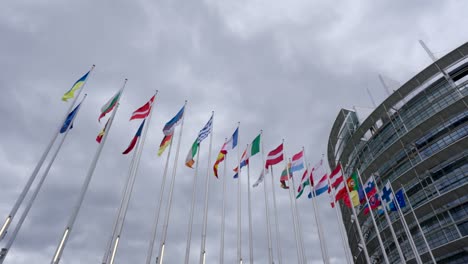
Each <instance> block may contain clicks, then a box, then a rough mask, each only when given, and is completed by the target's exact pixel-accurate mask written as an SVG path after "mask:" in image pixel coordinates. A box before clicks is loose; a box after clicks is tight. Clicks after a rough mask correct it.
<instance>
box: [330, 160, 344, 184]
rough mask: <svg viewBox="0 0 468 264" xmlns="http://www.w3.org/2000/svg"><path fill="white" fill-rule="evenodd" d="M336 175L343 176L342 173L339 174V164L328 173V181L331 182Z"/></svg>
mask: <svg viewBox="0 0 468 264" xmlns="http://www.w3.org/2000/svg"><path fill="white" fill-rule="evenodd" d="M338 175H341V176H343V173H342V172H341V164H338V166H336V168H335V169H334V170H333V171H332V172H331V173H330V181H333V180H334V179H335V177H336V176H338Z"/></svg>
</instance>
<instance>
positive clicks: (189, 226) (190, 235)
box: [185, 143, 201, 264]
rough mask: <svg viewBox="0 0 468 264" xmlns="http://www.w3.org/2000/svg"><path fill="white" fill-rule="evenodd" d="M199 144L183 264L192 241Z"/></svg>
mask: <svg viewBox="0 0 468 264" xmlns="http://www.w3.org/2000/svg"><path fill="white" fill-rule="evenodd" d="M200 151H201V149H200V143H198V152H197V162H196V163H197V164H196V165H195V175H194V177H193V187H192V206H191V208H190V217H189V223H188V235H187V245H186V247H185V264H188V263H189V259H190V242H191V241H192V226H193V211H194V209H195V198H196V191H197V176H198V164H199V163H200V162H199V160H200Z"/></svg>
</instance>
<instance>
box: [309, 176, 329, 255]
mask: <svg viewBox="0 0 468 264" xmlns="http://www.w3.org/2000/svg"><path fill="white" fill-rule="evenodd" d="M306 170H307V167H306ZM311 170H312V171H313V168H311ZM312 171H311V172H310V174H309V175H311V176H310V178H309V183H310V184H309V188H310V193H311V194H312V208H313V211H314V219H315V222H316V224H317V230H318V231H317V233H318V235H319V241H320V250H321V251H322V259H323V263H325V264H328V263H330V258H329V256H328V251H327V249H326V247H327V243H326V241H325V236H324V235H323V233H322V223H321V221H320V216H319V215H318V214H317V208H318V207H317V201H316V200H315V199H316V197H317V195H316V193H315V187H313V184H314V183H313V176H312V175H313V174H312ZM307 177H309V176H307ZM311 178H312V179H311Z"/></svg>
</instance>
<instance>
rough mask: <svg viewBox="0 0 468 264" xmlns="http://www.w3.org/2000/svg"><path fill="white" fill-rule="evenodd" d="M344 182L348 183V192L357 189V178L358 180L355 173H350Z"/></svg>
mask: <svg viewBox="0 0 468 264" xmlns="http://www.w3.org/2000/svg"><path fill="white" fill-rule="evenodd" d="M346 183H347V184H348V188H349V191H350V192H351V191H357V190H359V180H358V175H357V173H356V172H353V174H351V177H349V178H348V179H347V180H346Z"/></svg>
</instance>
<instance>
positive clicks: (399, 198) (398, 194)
mask: <svg viewBox="0 0 468 264" xmlns="http://www.w3.org/2000/svg"><path fill="white" fill-rule="evenodd" d="M395 198H396V200H397V202H398V206H399V207H400V208H404V207H405V206H406V201H405V194H404V193H403V190H399V191H397V192H396V193H395ZM388 206H389V209H390V211H396V210H397V207H396V205H395V199H393V201H392V202H391V203H389V204H388Z"/></svg>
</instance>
